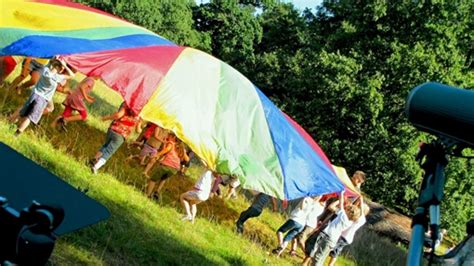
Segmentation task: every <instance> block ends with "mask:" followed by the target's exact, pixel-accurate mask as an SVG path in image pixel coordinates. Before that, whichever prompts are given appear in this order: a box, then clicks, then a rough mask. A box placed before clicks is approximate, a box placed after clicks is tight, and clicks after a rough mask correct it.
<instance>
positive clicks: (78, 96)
mask: <svg viewBox="0 0 474 266" xmlns="http://www.w3.org/2000/svg"><path fill="white" fill-rule="evenodd" d="M95 79H97V77H94V78H92V77H86V78H84V79H83V80H82V81H81V82H80V83H79V84H78V85H77V87H76V89H75V90H74V91H73V92H71V93H70V94H69V95H68V96H67V97H66V99H65V100H64V102H63V105H64V107H65V108H64V112H63V114H62V115H61V116H58V117H57V118H56V119H55V120H54V121H53V122H52V123H51V127H56V126H57V124H58V122H59V123H60V124H61V127H62V128H63V129H64V131H67V130H66V124H67V123H68V122H72V121H86V119H87V108H86V105H85V103H84V100H86V101H87V102H88V103H93V102H94V101H95V99H94V97H92V96H90V95H89V93H90V92H91V90H92V89H93V88H94V83H95ZM73 111H76V112H78V113H79V114H76V115H72V112H73Z"/></svg>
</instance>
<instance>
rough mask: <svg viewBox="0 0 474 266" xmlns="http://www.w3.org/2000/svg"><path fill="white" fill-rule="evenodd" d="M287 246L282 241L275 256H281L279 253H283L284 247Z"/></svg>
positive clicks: (286, 243) (285, 242)
mask: <svg viewBox="0 0 474 266" xmlns="http://www.w3.org/2000/svg"><path fill="white" fill-rule="evenodd" d="M287 246H288V241H284V242H283V243H282V244H281V245H280V248H281V249H280V250H279V251H278V253H277V256H278V257H279V256H280V255H281V253H283V251H284V250H285V249H286V247H287Z"/></svg>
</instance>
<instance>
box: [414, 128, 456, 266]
mask: <svg viewBox="0 0 474 266" xmlns="http://www.w3.org/2000/svg"><path fill="white" fill-rule="evenodd" d="M464 147H465V146H464V145H459V143H458V142H456V141H453V140H451V139H447V138H443V137H440V138H438V139H437V140H435V141H433V142H431V143H429V144H425V143H424V144H423V145H422V146H421V147H420V151H419V153H418V155H417V156H416V159H417V160H418V161H419V163H420V166H421V168H422V169H423V170H424V175H423V181H422V184H421V189H420V194H419V198H418V207H417V208H416V211H415V215H414V217H413V220H412V234H411V241H410V248H409V252H408V258H407V265H409V266H417V265H421V264H422V258H423V245H424V239H425V231H426V229H427V226H428V222H429V227H430V230H431V236H430V237H431V252H430V255H429V264H430V265H431V263H432V261H433V258H434V256H435V255H434V250H435V243H436V241H437V240H438V238H439V229H440V218H441V214H440V206H439V205H440V203H441V202H442V200H443V197H444V185H445V182H446V177H445V175H444V170H445V167H446V165H447V164H448V162H449V160H448V157H447V155H448V154H452V155H460V154H461V151H462V150H463V148H464Z"/></svg>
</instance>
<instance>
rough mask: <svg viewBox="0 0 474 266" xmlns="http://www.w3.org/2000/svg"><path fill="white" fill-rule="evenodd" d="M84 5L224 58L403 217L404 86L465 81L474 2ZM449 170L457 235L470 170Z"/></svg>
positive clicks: (408, 154)
mask: <svg viewBox="0 0 474 266" xmlns="http://www.w3.org/2000/svg"><path fill="white" fill-rule="evenodd" d="M81 2H83V3H86V4H88V5H91V6H94V7H97V8H99V9H102V10H104V11H107V12H110V13H113V14H115V15H117V16H120V17H123V18H125V19H127V20H130V21H132V22H134V23H136V24H139V25H142V26H144V27H146V28H148V29H150V30H152V31H155V32H156V33H158V34H160V35H162V36H164V37H166V38H169V39H170V40H172V41H175V42H177V43H179V44H183V45H188V46H193V47H196V48H200V49H202V50H204V51H207V52H210V53H212V54H213V55H215V56H216V57H218V58H221V59H222V60H224V61H226V62H228V63H230V64H231V65H233V66H234V67H235V68H237V69H238V70H240V71H241V72H242V73H243V74H245V75H246V76H247V77H248V78H249V79H250V80H252V81H253V82H254V83H255V84H256V85H257V86H258V87H259V88H261V89H262V90H263V91H264V92H265V93H266V94H267V95H268V96H270V97H271V98H272V99H273V100H274V102H275V103H277V105H278V106H279V107H280V108H282V109H283V110H284V111H285V112H287V113H288V114H290V115H291V116H293V117H294V118H295V119H296V120H297V121H298V122H299V123H300V124H301V125H303V127H304V128H306V129H307V130H308V132H309V133H310V134H311V135H312V136H313V137H314V138H315V139H316V140H317V141H318V142H319V144H320V145H321V146H322V148H323V149H324V150H325V151H326V153H327V155H328V156H329V158H331V160H332V161H333V163H335V164H338V165H342V166H345V167H346V168H347V169H348V170H349V172H352V171H355V170H357V169H361V170H364V171H365V172H366V173H367V174H368V177H369V178H368V180H367V184H366V186H365V189H364V191H366V192H367V194H368V195H369V196H370V197H372V199H373V200H376V201H379V202H381V203H383V204H386V205H388V206H391V207H394V208H396V209H398V210H400V211H402V212H404V213H407V214H409V213H411V212H412V210H413V209H414V204H415V200H416V197H417V190H418V187H419V183H420V180H421V170H420V168H419V166H418V164H417V162H416V161H415V160H414V155H415V153H416V152H417V147H418V142H419V141H421V140H425V139H426V138H429V136H426V135H423V134H422V133H420V132H418V131H417V130H416V129H414V128H413V127H412V126H410V124H409V123H408V121H407V119H406V116H405V114H404V103H405V98H406V96H407V94H408V92H409V91H410V90H411V89H412V88H414V87H415V86H417V85H419V84H421V83H423V82H426V81H437V82H442V83H445V84H449V85H452V86H457V87H461V88H470V89H472V88H474V86H473V85H474V72H473V66H474V63H473V51H474V47H473V44H474V34H473V24H474V23H473V20H474V19H473V16H472V14H474V3H473V2H472V1H461V0H459V1H442V0H418V1H376V0H361V1H352V0H325V1H323V3H322V5H321V6H319V7H317V8H315V9H314V10H315V11H316V12H312V11H311V10H305V11H303V12H301V11H299V10H297V9H295V7H294V6H293V5H292V4H285V3H280V2H279V1H272V0H267V1H249V0H247V1H242V0H241V1H236V0H219V1H218V0H214V1H210V2H209V3H204V4H200V5H196V3H195V2H194V1H190V0H189V1H184V0H183V1H166V0H160V1H154V0H143V1H127V0H105V1H102V0H101V1H97V0H82V1H81ZM470 152H471V154H472V151H466V152H465V153H466V154H468V153H470ZM448 177H449V180H448V182H447V185H446V200H445V202H444V203H443V206H442V208H443V212H444V213H443V223H444V226H445V227H447V228H449V229H451V233H450V235H451V236H453V237H457V238H459V237H461V236H462V235H463V230H462V228H463V227H464V223H465V222H466V221H467V220H468V219H469V218H472V217H474V197H473V196H472V195H473V194H474V184H473V181H472V180H474V173H473V171H472V167H471V166H470V165H469V164H468V163H467V162H466V161H465V160H463V159H453V160H452V161H451V163H450V167H449V169H448Z"/></svg>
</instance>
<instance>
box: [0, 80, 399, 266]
mask: <svg viewBox="0 0 474 266" xmlns="http://www.w3.org/2000/svg"><path fill="white" fill-rule="evenodd" d="M77 79H78V80H80V79H81V77H80V76H79V77H77ZM5 93H6V91H5V90H3V91H0V99H3V97H4V95H5ZM93 93H94V97H96V98H97V102H96V103H94V104H93V105H92V106H91V107H90V115H89V119H88V121H87V122H76V123H71V124H69V125H68V132H67V133H65V132H62V131H60V130H58V129H52V128H50V127H49V123H50V122H51V121H52V119H53V118H54V117H55V116H57V115H59V114H60V113H62V111H63V107H62V105H61V104H60V103H61V102H62V101H63V99H64V97H65V96H64V95H61V94H60V93H57V95H56V96H55V102H56V109H55V111H54V113H53V114H50V115H49V116H46V117H44V118H43V121H42V123H41V125H40V126H39V127H34V126H32V127H31V128H29V129H28V130H27V131H26V132H25V133H24V134H23V135H21V136H20V137H19V138H14V137H13V132H14V128H11V127H10V125H9V124H8V123H7V122H6V120H5V118H0V141H2V142H4V143H6V144H7V145H9V146H11V147H13V148H14V149H16V150H18V151H19V152H20V153H22V154H24V155H25V156H27V157H29V158H30V159H32V160H34V161H36V162H37V163H39V164H41V165H42V166H44V167H45V168H47V169H48V170H50V171H51V172H53V173H54V174H56V175H58V176H59V177H61V178H62V179H64V180H66V181H67V182H68V183H70V184H71V185H73V186H75V187H78V186H80V187H89V188H90V190H89V192H88V195H89V196H90V197H92V198H94V199H96V200H98V201H99V202H101V203H102V204H104V205H105V206H106V207H107V208H108V209H109V210H110V211H111V213H112V216H111V217H110V219H108V220H107V221H105V222H102V223H99V224H97V225H93V226H91V227H89V228H86V229H82V230H79V231H78V232H75V233H72V234H70V235H67V236H65V237H63V238H61V239H60V240H59V241H58V243H57V247H56V249H55V252H54V253H53V256H52V258H51V263H52V264H55V265H56V264H57V265H70V264H87V265H102V264H105V265H129V264H131V265H143V264H145V265H150V264H179V265H228V264H232V265H295V264H298V263H300V262H301V260H302V257H303V254H302V252H301V251H298V257H290V256H289V255H287V253H285V254H284V255H283V258H281V259H277V258H275V257H274V256H272V255H269V251H270V250H271V249H272V248H274V247H276V245H277V240H276V235H275V232H276V230H277V229H278V228H279V226H281V225H282V224H283V222H284V221H285V219H286V218H285V216H284V215H281V214H278V213H274V212H272V211H271V210H270V209H266V210H265V211H264V212H263V214H262V215H261V216H260V217H258V218H254V219H250V220H249V221H248V222H247V223H246V225H245V226H246V227H245V229H246V232H245V234H244V236H238V235H236V234H235V233H234V226H235V224H234V223H235V221H236V219H237V218H238V216H239V214H240V212H241V211H243V210H245V209H246V208H247V207H248V206H249V205H250V201H249V200H248V199H247V198H246V197H245V196H244V195H243V194H239V195H238V197H237V199H234V200H228V201H224V200H222V199H220V198H217V197H216V198H212V199H210V200H209V201H207V202H205V203H203V204H200V205H199V206H198V219H197V221H196V223H195V224H194V225H192V224H189V223H185V222H182V221H180V217H181V216H182V214H183V211H182V207H181V206H180V203H179V201H178V198H179V195H180V194H181V193H183V192H184V191H186V190H187V189H190V188H191V187H192V186H193V183H194V181H195V180H196V179H197V178H198V176H199V174H200V173H201V172H202V168H201V167H200V166H199V165H193V166H192V167H191V168H190V169H189V171H188V176H186V177H183V176H177V177H174V178H171V179H170V180H169V182H168V183H167V184H166V186H165V189H164V191H163V197H162V202H161V203H159V204H158V203H157V202H154V201H150V200H149V199H147V198H146V197H144V195H143V193H142V191H143V188H144V186H145V178H144V177H143V175H142V170H143V169H142V168H141V167H139V166H138V164H136V163H125V158H126V157H127V156H128V155H129V154H130V153H136V152H138V150H132V151H130V150H128V149H127V147H126V145H123V146H122V147H121V148H120V150H119V151H118V152H117V153H116V154H115V155H114V156H113V157H112V159H111V160H110V161H109V162H107V164H106V166H105V167H104V168H103V169H101V170H102V171H101V172H100V173H99V174H98V175H92V174H91V172H90V169H89V168H88V166H87V163H86V162H87V161H88V159H90V158H91V157H92V156H93V155H94V154H95V152H96V151H97V149H98V148H99V147H100V146H101V145H102V142H103V140H104V138H105V132H106V130H107V128H108V125H109V123H110V122H102V121H100V117H101V116H102V115H105V114H109V113H111V112H114V111H115V110H116V108H117V107H118V106H119V104H120V102H121V98H120V96H118V95H117V94H116V93H112V92H111V90H110V89H107V88H106V87H105V86H103V85H99V86H96V88H95V89H94V91H93ZM28 94H29V92H24V93H23V95H21V96H17V95H14V94H13V93H9V95H8V97H7V98H6V101H5V105H4V106H2V113H3V114H7V113H10V112H12V111H13V110H14V109H15V108H16V107H18V106H21V104H22V103H23V101H24V100H25V99H26V98H27V95H28ZM365 241H366V240H365V235H364V236H363V238H362V240H361V241H359V242H357V241H356V243H354V245H352V246H353V248H351V249H348V253H346V255H345V256H346V257H345V258H344V257H341V258H340V259H339V260H338V265H398V263H396V262H395V263H393V261H397V262H398V261H402V260H403V254H402V253H403V252H402V253H400V252H398V251H397V252H392V250H393V249H394V245H392V246H390V245H389V244H387V245H379V244H378V242H377V241H380V238H377V237H376V236H372V235H370V236H369V238H368V241H370V243H371V244H373V245H372V247H373V249H371V252H365V253H364V251H363V250H364V248H366V246H367V242H365ZM384 243H385V242H384ZM377 247H382V249H377ZM385 249H387V250H385ZM395 249H397V248H396V247H395ZM361 253H363V255H362V254H361ZM388 253H390V254H391V253H393V254H394V255H393V256H386V254H388ZM397 256H398V257H397ZM400 257H401V258H400ZM355 261H357V263H355Z"/></svg>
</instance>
